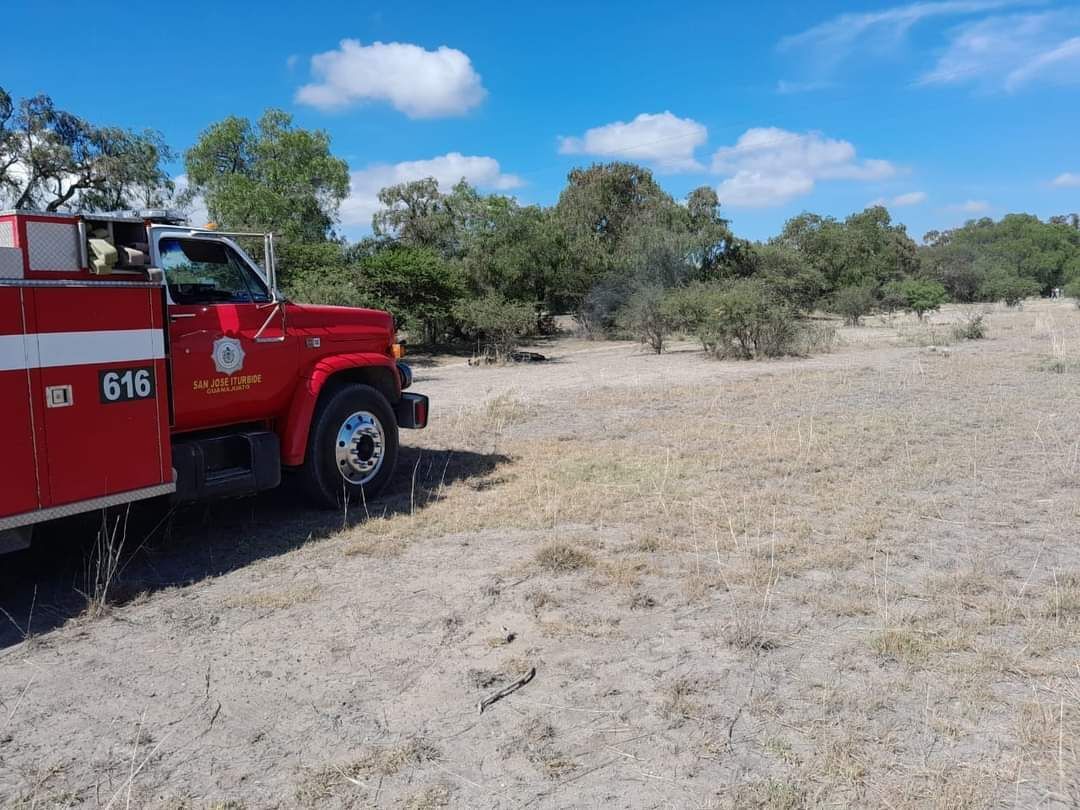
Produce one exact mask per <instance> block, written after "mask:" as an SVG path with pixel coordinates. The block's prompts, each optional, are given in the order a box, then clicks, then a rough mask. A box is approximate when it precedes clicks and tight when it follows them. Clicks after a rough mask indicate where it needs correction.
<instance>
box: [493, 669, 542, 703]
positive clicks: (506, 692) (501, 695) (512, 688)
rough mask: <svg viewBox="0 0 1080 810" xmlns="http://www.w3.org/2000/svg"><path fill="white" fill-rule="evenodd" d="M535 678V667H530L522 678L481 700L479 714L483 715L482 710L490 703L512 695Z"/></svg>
mask: <svg viewBox="0 0 1080 810" xmlns="http://www.w3.org/2000/svg"><path fill="white" fill-rule="evenodd" d="M535 677H536V667H532V668H531V669H530V670H529V671H528V672H526V673H525V674H524V675H523V676H522V677H520V678H518V679H517V680H516V681H514V682H513V683H512V684H510V685H509V686H507V687H506V688H505V689H500V690H499V691H498V692H496V693H495V694H494V695H491V696H489V697H486V698H484V699H483V700H481V701H480V704H479V707H480V714H483V713H484V709H486V708H487V707H488V706H490V705H491V704H492V703H497V702H498V701H500V700H502V699H503V698H504V697H506V696H507V695H512V694H514V692H516V691H517V690H518V689H520V688H521V687H523V686H524V685H525V684H527V683H528V682H529V681H531V680H532V679H533V678H535Z"/></svg>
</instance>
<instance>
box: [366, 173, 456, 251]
mask: <svg viewBox="0 0 1080 810" xmlns="http://www.w3.org/2000/svg"><path fill="white" fill-rule="evenodd" d="M379 202H380V203H382V205H383V206H384V207H383V209H382V210H380V211H377V212H376V213H375V214H374V216H373V217H372V230H374V232H375V235H376V236H383V237H388V238H392V239H396V240H397V241H398V242H400V243H401V244H403V245H408V246H409V247H419V248H429V249H431V250H437V251H439V252H440V253H443V254H448V253H450V252H451V247H452V243H453V239H454V220H453V217H452V215H451V213H450V207H449V205H448V204H447V200H446V197H445V196H444V195H443V194H442V192H440V191H439V183H438V181H437V180H436V179H435V178H434V177H426V178H424V179H422V180H413V181H410V182H408V183H399V184H397V185H395V186H388V187H386V188H384V189H381V190H380V191H379Z"/></svg>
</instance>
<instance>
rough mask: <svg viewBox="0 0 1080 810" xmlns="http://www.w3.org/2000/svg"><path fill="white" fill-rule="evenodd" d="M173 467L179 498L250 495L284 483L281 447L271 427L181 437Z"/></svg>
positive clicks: (184, 499) (188, 499)
mask: <svg viewBox="0 0 1080 810" xmlns="http://www.w3.org/2000/svg"><path fill="white" fill-rule="evenodd" d="M173 466H174V467H176V495H175V499H176V500H177V501H200V500H204V499H207V498H233V497H237V496H240V495H251V494H253V493H255V492H261V491H262V490H264V489H273V488H274V487H276V486H277V485H278V484H280V483H281V446H280V443H279V441H278V437H277V434H275V433H272V432H270V431H268V430H253V431H245V432H242V433H227V434H222V435H216V436H205V437H199V438H190V439H179V440H177V441H176V442H175V443H174V444H173Z"/></svg>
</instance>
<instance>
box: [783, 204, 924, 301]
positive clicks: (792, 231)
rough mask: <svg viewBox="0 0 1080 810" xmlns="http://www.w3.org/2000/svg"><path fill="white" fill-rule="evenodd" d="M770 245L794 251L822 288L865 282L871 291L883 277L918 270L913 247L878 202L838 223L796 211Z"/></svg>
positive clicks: (883, 281)
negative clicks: (818, 278) (818, 275)
mask: <svg viewBox="0 0 1080 810" xmlns="http://www.w3.org/2000/svg"><path fill="white" fill-rule="evenodd" d="M770 244H776V245H780V246H783V247H787V248H790V249H793V250H795V251H797V252H798V253H799V254H800V255H801V256H802V257H803V258H804V260H805V261H806V262H807V263H808V264H809V265H810V266H811V267H812V268H814V269H815V270H817V271H818V272H819V273H821V275H822V277H823V278H824V281H825V285H824V291H825V292H826V293H830V292H837V291H838V290H840V288H842V287H869V288H870V289H871V291H872V292H873V294H874V295H875V296H876V295H877V294H878V292H879V291H880V289H881V287H882V286H883V285H885V284H887V283H888V282H889V281H895V280H898V279H900V278H903V277H905V276H907V275H910V274H911V273H913V272H915V270H916V269H918V252H917V251H918V249H917V246H916V245H915V243H914V242H913V241H912V240H911V238H910V237H909V236H908V235H907V231H906V229H905V228H904V226H903V225H894V224H893V223H892V219H891V218H890V216H889V212H888V211H887V210H886V209H885V208H883V207H882V206H873V207H870V208H867V209H866V210H864V211H861V212H859V213H856V214H852V215H851V216H849V217H848V218H847V219H845V220H844V221H843V222H839V221H837V220H835V219H833V218H832V217H822V216H819V215H817V214H810V213H805V214H800V215H799V216H796V217H792V218H791V219H789V220H788V221H787V223H785V225H784V230H783V231H782V232H781V234H780V236H778V237H777V238H775V239H773V240H770Z"/></svg>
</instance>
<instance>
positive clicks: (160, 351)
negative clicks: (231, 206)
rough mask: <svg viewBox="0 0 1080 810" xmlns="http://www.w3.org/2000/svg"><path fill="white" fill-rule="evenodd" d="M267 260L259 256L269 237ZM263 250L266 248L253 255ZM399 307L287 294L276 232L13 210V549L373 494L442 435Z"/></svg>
mask: <svg viewBox="0 0 1080 810" xmlns="http://www.w3.org/2000/svg"><path fill="white" fill-rule="evenodd" d="M260 239H261V244H262V254H263V258H264V261H263V263H262V264H263V266H260V265H259V264H257V263H256V262H255V261H254V260H253V259H252V258H251V257H250V256H249V254H248V253H247V252H245V251H244V250H243V249H242V245H248V246H251V245H258V244H259V242H258V241H257V240H260ZM252 252H257V251H254V250H253V251H252ZM402 354H403V350H402V345H401V344H399V343H397V342H396V330H395V326H394V320H393V318H392V317H391V315H390V314H388V313H386V312H380V311H377V310H371V309H354V308H348V307H331V306H311V305H306V304H297V303H293V302H291V301H287V300H286V299H284V298H283V297H282V296H281V295H280V293H279V292H278V290H277V284H276V273H275V267H274V238H273V236H272V235H269V234H265V235H264V234H236V233H223V232H220V231H217V230H213V229H203V228H190V227H187V226H186V225H184V224H183V222H182V220H179V219H176V218H174V217H170V216H169V215H167V214H166V213H165V212H141V213H140V214H138V215H132V216H125V215H83V216H74V215H68V214H44V213H28V212H21V211H20V212H10V213H0V452H2V456H3V457H2V459H0V551H10V550H14V549H18V548H24V547H26V546H27V545H28V544H29V541H30V536H31V531H30V529H31V527H32V526H33V525H34V524H37V523H40V522H42V521H46V520H51V519H54V518H58V517H63V516H67V515H71V514H76V513H79V512H87V511H91V510H97V509H101V508H105V507H109V506H114V505H118V504H124V503H128V502H132V501H136V500H140V499H143V498H151V497H156V496H161V495H170V496H171V497H172V498H174V499H176V500H179V501H189V500H197V499H201V498H211V497H220V496H235V495H244V494H249V493H253V492H257V491H260V490H264V489H269V488H271V487H275V486H277V485H278V484H279V483H280V481H281V474H282V469H287V470H293V471H295V472H296V477H297V478H298V479H299V482H300V484H301V485H302V486H303V487H304V489H305V490H306V491H307V493H308V494H309V495H310V496H311V498H312V499H313V500H314V501H315V502H316V503H317V504H319V505H322V506H325V507H334V506H337V505H340V504H341V503H343V502H348V501H350V500H352V501H359V500H360V499H361V498H371V497H372V496H373V495H375V493H377V492H378V491H379V489H380V488H381V487H382V486H383V485H384V484H385V483H386V482H387V480H388V479H389V478H390V476H391V475H392V473H393V470H394V465H395V463H396V460H397V454H398V428H423V427H425V426H426V424H427V417H428V399H427V397H425V396H423V395H421V394H414V393H409V392H406V391H405V389H407V388H409V386H410V385H411V383H412V373H411V371H410V370H409V368H408V366H407V365H405V364H404V363H402V362H400V357H401V356H402Z"/></svg>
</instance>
